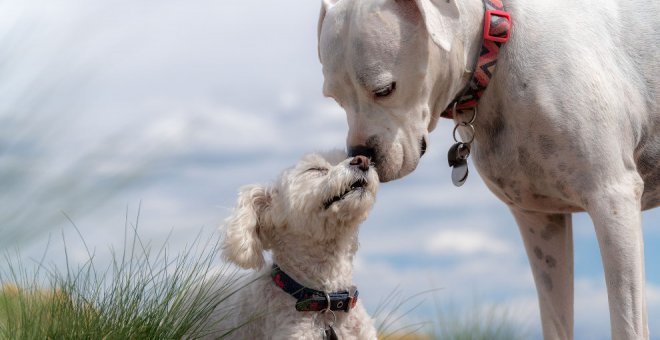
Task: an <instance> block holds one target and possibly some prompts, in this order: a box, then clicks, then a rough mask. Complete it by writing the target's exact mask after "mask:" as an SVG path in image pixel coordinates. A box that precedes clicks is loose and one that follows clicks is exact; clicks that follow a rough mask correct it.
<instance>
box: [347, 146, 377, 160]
mask: <svg viewBox="0 0 660 340" xmlns="http://www.w3.org/2000/svg"><path fill="white" fill-rule="evenodd" d="M348 156H349V157H355V156H365V157H367V158H369V159H373V158H374V149H373V148H371V147H368V146H365V145H356V146H350V147H348Z"/></svg>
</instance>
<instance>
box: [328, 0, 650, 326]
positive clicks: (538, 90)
mask: <svg viewBox="0 0 660 340" xmlns="http://www.w3.org/2000/svg"><path fill="white" fill-rule="evenodd" d="M489 1H490V0H489ZM502 2H503V5H504V8H505V10H506V11H507V12H508V13H509V14H510V15H511V19H512V29H511V30H510V38H509V40H508V42H506V43H505V44H504V45H502V47H501V50H500V51H499V56H498V59H499V61H498V63H497V69H496V70H495V72H494V75H493V77H492V80H491V81H490V85H489V86H488V87H487V89H486V90H485V92H483V95H482V96H481V98H480V99H479V101H478V115H477V116H476V118H475V119H474V121H473V122H472V124H468V123H461V122H467V121H469V120H472V119H473V118H472V117H474V115H475V114H476V111H475V110H467V111H465V112H462V111H461V112H456V114H454V119H455V121H456V123H457V125H459V127H460V126H461V124H462V127H460V128H459V129H458V130H459V132H460V135H461V136H462V137H463V138H466V139H468V140H469V139H471V138H472V137H474V141H473V142H472V143H469V144H470V145H468V147H470V148H471V154H472V155H473V156H474V159H475V165H476V167H477V169H478V170H479V173H480V175H481V177H482V178H483V179H484V181H485V182H486V184H487V185H488V187H489V188H490V190H491V191H492V192H493V193H494V194H495V195H496V196H497V197H498V198H500V199H501V200H502V201H504V202H505V203H506V204H507V205H508V206H509V207H510V209H511V211H512V213H513V215H514V216H515V218H516V221H517V222H518V225H519V228H520V232H521V234H522V238H523V240H524V243H525V247H526V250H527V254H528V257H529V262H530V265H531V268H532V273H533V275H534V279H535V282H536V288H537V292H538V297H539V301H540V309H541V318H542V324H543V334H544V336H545V338H546V339H571V338H572V337H573V240H572V225H571V213H573V212H579V211H586V212H588V213H589V215H590V217H591V219H592V220H593V222H594V226H595V230H596V235H597V237H598V241H599V244H600V249H601V254H602V259H603V263H604V267H605V276H606V283H607V290H608V297H609V306H610V321H611V327H612V337H613V338H614V339H647V338H648V337H649V335H648V321H647V311H646V305H645V291H644V280H645V279H644V261H643V254H644V251H643V240H642V230H641V213H640V211H641V210H644V209H650V208H653V207H656V206H658V205H660V166H659V165H660V101H659V100H658V98H659V97H660V33H658V32H660V1H657V0H631V1H614V0H600V1H592V0H587V1H568V0H560V1H531V0H502ZM493 18H494V17H493V16H492V15H486V14H485V11H484V3H483V2H482V0H414V1H413V0H324V1H323V5H322V9H321V17H320V21H319V27H318V28H319V57H320V59H321V63H322V64H323V74H324V77H325V83H324V88H323V89H324V94H326V95H327V96H330V97H333V98H334V99H335V100H336V101H337V102H338V103H339V104H340V105H341V106H342V107H343V108H344V110H345V111H346V114H347V116H348V124H349V132H348V138H347V145H348V148H349V153H350V154H351V155H356V154H362V155H367V156H370V157H371V158H372V161H374V162H375V164H376V167H377V169H378V173H379V177H380V180H381V181H389V180H394V179H397V178H400V177H402V176H405V175H407V174H408V173H410V172H411V171H413V170H414V169H415V167H416V166H417V163H418V161H419V159H420V157H421V155H423V153H424V152H425V151H426V143H427V138H428V134H429V133H430V132H431V131H432V130H433V129H434V128H435V126H436V123H437V120H438V119H439V117H440V114H441V112H443V111H445V110H446V108H447V107H448V106H449V105H450V104H451V103H453V102H454V100H455V98H457V96H459V95H460V94H461V93H462V91H463V89H465V88H466V85H467V84H468V81H470V79H471V77H472V74H473V71H474V70H475V69H474V65H475V63H476V60H477V59H478V57H479V55H480V52H481V48H482V44H484V43H483V38H482V37H483V32H484V25H485V24H484V23H485V19H493ZM470 125H472V126H473V128H474V130H471V129H470ZM465 204H466V205H468V206H469V204H470V202H465Z"/></svg>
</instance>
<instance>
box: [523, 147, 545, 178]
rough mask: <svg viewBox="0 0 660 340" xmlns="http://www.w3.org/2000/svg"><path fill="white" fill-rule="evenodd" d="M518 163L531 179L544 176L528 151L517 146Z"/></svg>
mask: <svg viewBox="0 0 660 340" xmlns="http://www.w3.org/2000/svg"><path fill="white" fill-rule="evenodd" d="M518 163H519V164H520V165H521V167H522V169H523V171H524V173H525V174H526V175H527V176H529V177H530V178H533V179H539V178H542V177H545V171H543V167H541V166H540V165H539V164H538V163H537V162H536V161H534V160H533V159H532V157H531V156H530V154H529V151H527V149H525V148H523V147H519V148H518Z"/></svg>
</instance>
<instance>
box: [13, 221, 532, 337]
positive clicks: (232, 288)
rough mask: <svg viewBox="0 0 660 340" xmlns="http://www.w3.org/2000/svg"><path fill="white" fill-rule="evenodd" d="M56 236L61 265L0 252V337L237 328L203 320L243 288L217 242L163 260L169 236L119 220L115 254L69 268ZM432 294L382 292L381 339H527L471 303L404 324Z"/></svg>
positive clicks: (201, 332)
mask: <svg viewBox="0 0 660 340" xmlns="http://www.w3.org/2000/svg"><path fill="white" fill-rule="evenodd" d="M138 216H139V214H138ZM74 227H75V224H74ZM76 230H78V229H77V228H76ZM79 234H80V233H79ZM80 237H81V240H82V241H83V244H84V239H83V238H82V236H80ZM63 242H64V244H65V251H64V254H63V256H64V258H65V263H66V268H64V269H61V268H57V267H56V266H55V265H53V264H50V265H49V264H47V263H45V254H46V252H44V258H42V259H41V260H39V261H36V265H32V266H28V265H27V264H26V263H24V262H22V259H21V257H20V256H19V255H18V254H14V255H9V254H7V255H5V264H6V265H5V266H4V267H2V268H0V339H12V340H14V339H16V340H21V339H74V340H75V339H107V340H112V339H181V338H189V339H195V338H199V337H203V336H206V335H212V336H213V337H214V338H223V337H227V336H230V335H231V333H232V332H233V331H234V330H235V329H224V330H220V329H219V327H213V325H209V324H208V320H209V317H210V316H211V313H212V312H213V311H214V310H215V311H216V313H217V311H220V312H219V313H218V314H214V317H213V320H215V321H218V320H220V321H221V320H222V319H223V318H225V317H229V316H230V315H231V313H232V306H230V305H228V300H227V299H228V298H229V297H230V296H231V295H232V294H235V293H236V292H237V291H238V290H240V289H241V288H242V287H245V286H246V285H248V284H250V282H246V281H244V280H242V275H241V274H239V272H238V271H237V270H235V269H230V268H229V267H227V266H224V267H223V266H221V267H219V268H218V266H217V265H216V264H215V259H216V258H218V256H217V253H218V250H219V240H218V239H217V238H216V239H214V238H210V239H209V241H206V242H204V243H202V242H201V237H200V236H199V235H198V237H197V238H196V239H195V240H194V241H193V243H192V244H191V245H190V246H189V247H187V249H185V250H184V251H183V252H181V253H180V254H177V255H175V256H171V255H170V254H169V251H168V248H167V246H166V244H167V241H166V242H165V245H163V246H160V247H157V248H154V247H152V246H151V245H150V244H148V243H145V242H143V240H142V239H141V238H140V237H139V235H138V231H137V221H136V222H135V223H134V224H131V223H128V221H127V222H126V226H125V232H124V243H123V247H122V250H121V251H120V252H116V251H114V250H113V249H110V253H111V259H112V261H111V263H110V264H109V265H107V266H105V267H102V268H103V270H99V266H98V265H97V264H96V263H95V261H94V259H95V255H94V253H93V252H90V251H89V249H88V250H87V255H88V260H87V261H86V262H85V263H83V264H81V265H77V266H73V265H71V263H70V262H71V261H70V260H69V256H68V254H67V253H66V240H64V238H63ZM85 247H86V245H85ZM47 248H48V247H47ZM86 248H87V247H86ZM437 291H438V290H432V291H427V292H422V293H419V294H416V295H414V296H411V297H404V296H402V293H401V291H400V290H398V289H397V290H395V291H393V292H392V293H391V294H390V295H389V296H387V297H385V298H384V299H383V300H382V301H381V303H380V304H379V306H378V307H377V308H376V310H375V311H374V313H373V317H374V319H375V320H376V324H377V328H378V336H379V339H383V340H385V339H387V340H394V339H400V340H427V339H442V340H481V339H483V340H486V339H488V340H498V339H507V340H517V339H525V338H527V336H526V334H525V331H524V330H521V329H520V327H519V326H518V325H517V324H516V323H515V322H514V321H513V320H512V319H511V318H510V315H509V314H508V313H506V311H503V310H501V309H498V308H495V307H492V308H481V307H479V306H478V305H475V306H473V307H472V308H470V309H468V310H467V311H466V312H463V313H462V314H459V313H456V312H455V311H454V310H452V309H450V308H447V305H443V304H440V303H438V302H437V301H436V303H435V305H436V313H435V315H433V316H430V320H424V321H417V322H416V321H412V322H410V321H409V320H410V318H411V314H412V313H413V312H415V311H416V310H417V309H418V308H419V307H420V306H421V305H422V304H423V303H424V302H425V300H428V299H427V298H428V297H429V295H433V297H436V296H437V295H436V294H437ZM248 322H251V320H245V323H248ZM209 329H215V330H216V332H215V333H210V331H209Z"/></svg>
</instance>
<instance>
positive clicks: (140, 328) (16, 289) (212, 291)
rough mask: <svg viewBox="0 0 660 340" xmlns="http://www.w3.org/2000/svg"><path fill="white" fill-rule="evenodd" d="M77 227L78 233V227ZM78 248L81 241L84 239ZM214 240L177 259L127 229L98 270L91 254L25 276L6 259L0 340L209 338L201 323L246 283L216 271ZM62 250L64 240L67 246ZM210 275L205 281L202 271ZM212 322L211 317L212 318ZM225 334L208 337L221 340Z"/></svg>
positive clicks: (17, 262) (22, 267)
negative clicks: (108, 260) (74, 262)
mask: <svg viewBox="0 0 660 340" xmlns="http://www.w3.org/2000/svg"><path fill="white" fill-rule="evenodd" d="M76 229H77V228H76ZM83 242H84V240H83ZM218 244H219V242H218V240H217V239H211V240H209V241H207V242H205V243H202V242H201V241H200V238H199V236H198V238H197V239H195V241H194V242H193V243H192V245H191V246H190V247H188V249H186V251H184V252H182V253H181V254H182V255H176V256H170V254H169V253H168V249H167V247H166V246H161V247H159V248H156V250H155V251H154V248H153V247H152V246H151V245H149V244H145V243H144V242H143V241H142V240H141V239H140V237H139V236H138V233H137V223H135V226H133V225H130V228H129V224H128V223H127V226H126V231H125V240H124V247H123V250H122V251H121V252H115V251H114V250H112V249H111V250H110V251H111V255H112V263H111V264H110V265H109V266H107V267H105V268H104V269H103V270H101V271H99V270H98V268H97V266H95V263H94V255H93V254H92V253H91V252H90V251H89V250H88V257H89V259H88V260H87V262H85V263H84V264H82V265H79V266H76V267H73V266H71V264H70V261H69V258H68V254H66V251H65V254H64V257H65V258H66V269H63V270H62V269H58V268H55V267H54V266H49V265H47V264H45V263H44V260H43V259H42V260H41V261H40V262H38V263H37V265H36V268H35V269H34V270H30V269H29V268H28V267H27V266H26V264H25V263H23V262H22V260H21V259H20V257H19V256H9V255H6V256H5V260H6V261H5V262H6V267H5V268H3V269H2V271H0V287H2V288H1V290H0V339H180V338H183V337H188V338H197V337H201V336H204V335H208V334H209V333H208V331H207V329H208V328H207V327H206V326H208V325H207V324H206V323H207V319H208V318H209V316H210V315H211V312H213V311H214V310H216V309H218V310H224V314H223V313H220V315H219V317H217V319H220V320H221V319H223V318H224V317H227V316H229V315H230V313H231V309H230V308H224V309H223V303H225V301H227V298H228V297H230V296H231V295H232V294H234V293H235V292H236V291H238V290H239V289H240V288H241V287H242V286H243V285H245V284H249V283H244V281H243V280H241V275H240V274H239V272H238V271H236V270H234V269H229V267H226V266H225V267H221V268H220V269H219V270H218V269H217V268H216V266H215V265H214V260H215V259H216V258H217V253H218ZM65 249H66V242H65ZM212 272H213V273H214V274H215V275H208V273H212ZM214 320H216V317H215V316H214ZM231 331H232V330H231V329H230V330H224V331H220V332H218V333H214V334H212V335H213V336H214V337H217V338H222V337H223V336H226V335H228V334H230V333H231Z"/></svg>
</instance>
